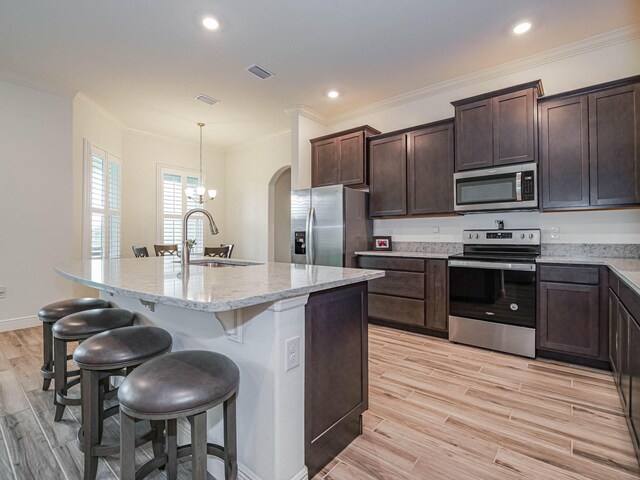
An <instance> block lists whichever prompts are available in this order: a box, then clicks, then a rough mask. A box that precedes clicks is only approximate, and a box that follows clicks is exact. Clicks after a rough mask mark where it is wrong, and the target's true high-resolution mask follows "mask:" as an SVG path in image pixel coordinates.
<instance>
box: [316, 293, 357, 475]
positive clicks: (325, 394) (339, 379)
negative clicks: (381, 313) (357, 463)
mask: <svg viewBox="0 0 640 480" xmlns="http://www.w3.org/2000/svg"><path fill="white" fill-rule="evenodd" d="M367 317H368V312H367V283H366V282H362V283H358V284H355V285H350V286H347V287H341V288H334V289H331V290H325V291H321V292H315V293H312V294H311V295H310V296H309V302H308V303H307V307H306V311H305V330H306V341H305V357H306V361H305V365H306V368H305V462H306V464H307V468H308V469H309V478H311V477H313V476H314V475H315V474H316V473H317V472H319V471H320V470H321V469H322V468H323V467H324V466H325V465H326V464H328V463H329V462H330V461H331V460H332V459H333V458H334V457H335V456H337V455H338V454H339V453H340V452H341V451H342V450H343V449H344V448H345V447H346V446H347V445H349V443H351V442H352V441H353V440H354V439H355V438H356V437H357V436H358V435H360V434H361V433H362V414H363V413H364V412H365V411H366V410H367V408H368V405H369V386H368V337H367V333H368V321H367Z"/></svg>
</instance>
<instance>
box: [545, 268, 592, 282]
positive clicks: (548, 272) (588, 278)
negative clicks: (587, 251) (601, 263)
mask: <svg viewBox="0 0 640 480" xmlns="http://www.w3.org/2000/svg"><path fill="white" fill-rule="evenodd" d="M540 281H541V282H560V283H579V284H584V285H598V284H599V283H600V274H599V269H598V267H569V266H560V265H542V266H540Z"/></svg>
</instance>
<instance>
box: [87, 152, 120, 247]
mask: <svg viewBox="0 0 640 480" xmlns="http://www.w3.org/2000/svg"><path fill="white" fill-rule="evenodd" d="M84 156H85V166H84V185H85V187H84V188H85V201H84V212H85V213H84V240H83V250H84V257H85V258H120V239H121V235H122V232H121V229H122V162H121V160H120V159H119V158H118V157H116V156H115V155H111V154H110V153H107V152H105V151H104V150H102V149H100V148H97V147H96V146H95V145H91V143H89V141H87V140H86V139H85V140H84Z"/></svg>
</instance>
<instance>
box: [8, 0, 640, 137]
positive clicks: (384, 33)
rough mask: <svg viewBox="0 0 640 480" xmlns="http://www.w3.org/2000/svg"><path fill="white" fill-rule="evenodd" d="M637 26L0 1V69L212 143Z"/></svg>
mask: <svg viewBox="0 0 640 480" xmlns="http://www.w3.org/2000/svg"><path fill="white" fill-rule="evenodd" d="M205 14H212V15H214V16H216V17H217V18H218V19H219V20H220V23H221V29H220V30H219V31H215V32H211V31H206V30H204V29H203V28H202V27H201V26H200V23H199V22H200V19H201V17H202V16H204V15H205ZM522 19H529V20H531V22H532V23H533V28H532V30H531V31H530V32H529V33H528V34H526V35H524V36H521V37H517V36H515V35H513V34H512V33H511V28H512V27H513V26H514V25H515V23H517V22H518V21H520V20H522ZM638 21H640V1H639V0H359V1H358V0H351V1H345V0H342V1H340V0H270V1H269V0H240V1H230V0H227V1H215V2H214V1H204V0H0V68H2V69H5V70H8V71H12V72H16V73H18V74H22V75H26V76H29V77H32V78H35V79H40V80H43V81H46V82H50V83H51V84H54V85H58V86H61V87H64V88H68V89H73V90H79V91H81V92H83V93H84V94H86V95H87V96H89V97H90V98H91V99H93V100H94V101H95V102H97V103H98V104H99V105H101V106H102V107H104V108H105V109H106V110H108V111H109V112H111V113H112V114H113V115H114V116H116V117H117V118H119V119H120V120H121V121H122V122H123V123H124V124H125V125H126V126H128V127H131V128H134V129H139V130H145V131H149V132H153V133H157V134H161V135H168V136H173V137H179V138H188V139H193V140H195V139H197V136H198V129H197V127H196V125H195V124H196V122H198V121H203V122H205V123H207V125H208V128H205V140H206V142H207V143H209V144H213V145H218V146H220V147H222V148H226V147H231V146H234V145H237V144H240V143H243V142H247V141H251V140H254V139H256V138H259V137H262V136H266V135H270V134H274V133H277V132H281V131H284V130H287V129H289V126H290V122H289V118H288V116H287V114H286V113H285V109H287V108H291V107H293V106H294V105H306V106H308V107H310V108H311V109H313V110H315V111H317V112H319V113H321V114H324V115H326V116H329V117H331V116H337V115H340V114H343V113H345V112H347V111H349V110H352V109H355V108H359V107H362V106H364V105H367V104H369V103H372V102H375V101H379V100H382V99H384V98H388V97H392V96H395V95H398V94H400V93H404V92H408V91H412V90H415V89H418V88H422V87H425V86H428V85H432V84H435V83H438V82H441V81H444V80H447V79H450V78H453V77H456V76H459V75H463V74H467V73H471V72H474V71H477V70H480V69H483V68H487V67H491V66H494V65H499V64H501V63H504V62H508V61H510V60H515V59H517V58H521V57H524V56H527V55H531V54H534V53H538V52H541V51H544V50H547V49H550V48H553V47H557V46H560V45H564V44H567V43H570V42H574V41H577V40H581V39H584V38H587V37H590V36H593V35H596V34H599V33H603V32H607V31H610V30H613V29H616V28H620V27H623V26H626V25H630V24H633V23H636V22H638ZM252 63H258V64H259V65H261V66H263V67H265V68H267V69H269V70H271V71H272V72H274V73H275V75H276V76H275V77H273V78H271V79H269V80H266V81H261V80H258V79H257V78H255V77H253V76H252V75H250V74H249V73H247V72H246V71H244V69H245V68H246V67H247V66H249V65H250V64H252ZM330 88H336V89H338V90H339V91H341V92H342V93H343V95H342V96H341V97H340V98H339V99H338V100H330V99H329V98H327V97H326V92H327V91H328V90H329V89H330ZM198 93H205V94H207V95H210V96H212V97H215V98H217V99H219V100H221V101H222V103H220V104H218V105H215V106H213V107H210V106H208V105H205V104H202V103H199V102H196V101H195V100H193V97H194V96H195V95H196V94H198Z"/></svg>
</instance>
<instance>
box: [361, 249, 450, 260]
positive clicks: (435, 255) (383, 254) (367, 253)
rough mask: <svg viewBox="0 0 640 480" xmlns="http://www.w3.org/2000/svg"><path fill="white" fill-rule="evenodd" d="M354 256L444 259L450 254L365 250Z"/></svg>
mask: <svg viewBox="0 0 640 480" xmlns="http://www.w3.org/2000/svg"><path fill="white" fill-rule="evenodd" d="M355 254H356V255H364V256H372V257H408V258H444V259H447V258H449V257H450V256H451V254H450V253H444V252H396V251H393V252H390V251H388V250H367V251H364V252H355Z"/></svg>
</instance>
